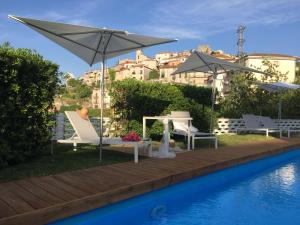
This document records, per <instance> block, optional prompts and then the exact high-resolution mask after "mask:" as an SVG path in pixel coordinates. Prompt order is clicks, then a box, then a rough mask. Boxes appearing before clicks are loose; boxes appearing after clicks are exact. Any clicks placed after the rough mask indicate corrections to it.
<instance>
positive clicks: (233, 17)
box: [141, 0, 300, 39]
mask: <svg viewBox="0 0 300 225" xmlns="http://www.w3.org/2000/svg"><path fill="white" fill-rule="evenodd" d="M299 8H300V1H299V0H227V1H226V0H201V1H200V0H185V1H180V0H176V1H174V0H167V1H162V2H160V3H158V4H157V5H156V6H155V8H154V9H153V10H152V18H151V19H150V20H149V21H148V22H147V24H146V25H143V26H141V28H142V29H143V30H145V31H147V30H148V31H149V30H151V31H153V32H155V33H156V35H163V36H170V37H177V38H184V39H205V38H206V37H208V36H211V35H213V34H216V33H221V32H223V31H226V30H232V29H235V28H236V27H237V26H238V25H239V24H244V25H249V26H252V25H280V24H285V23H291V22H296V21H300V14H299V13H298V9H299Z"/></svg>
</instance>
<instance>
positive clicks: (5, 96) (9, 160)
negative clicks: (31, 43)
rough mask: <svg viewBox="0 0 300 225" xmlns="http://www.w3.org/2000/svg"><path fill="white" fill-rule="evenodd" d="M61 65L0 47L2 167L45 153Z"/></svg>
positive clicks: (5, 46)
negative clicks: (51, 110) (59, 66)
mask: <svg viewBox="0 0 300 225" xmlns="http://www.w3.org/2000/svg"><path fill="white" fill-rule="evenodd" d="M57 83H58V65H56V64H53V63H52V62H50V61H47V60H44V59H43V57H42V56H41V55H39V54H37V53H36V52H34V51H31V50H29V49H13V48H12V47H10V46H9V45H8V44H4V45H2V46H1V45H0V93H1V96H0V97H1V98H0V111H1V115H0V124H1V125H0V167H2V166H5V165H8V164H14V163H19V162H22V161H25V160H26V159H29V158H31V157H33V156H36V155H38V154H39V153H41V152H42V151H43V150H45V148H46V146H47V144H48V141H49V138H50V129H51V120H50V112H49V110H50V109H51V108H52V103H53V98H54V95H55V91H56V87H57Z"/></svg>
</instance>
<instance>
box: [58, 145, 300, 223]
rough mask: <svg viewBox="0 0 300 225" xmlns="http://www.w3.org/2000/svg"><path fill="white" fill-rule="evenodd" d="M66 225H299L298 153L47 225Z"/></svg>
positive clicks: (220, 172) (240, 167)
mask: <svg viewBox="0 0 300 225" xmlns="http://www.w3.org/2000/svg"><path fill="white" fill-rule="evenodd" d="M67 224H72V225H77V224H81V225H87V224H89V225H94V224H101V225H108V224H109V225H196V224H197V225H202V224H203V225H204V224H205V225H252V224H255V225H277V224H278V225H295V224H300V149H298V150H293V151H290V152H288V153H283V154H281V155H278V156H273V157H268V158H265V159H261V160H256V161H253V162H249V163H246V164H243V165H239V166H235V167H232V168H229V169H225V170H222V171H219V172H216V173H212V174H209V175H206V176H201V177H197V178H194V179H191V180H188V181H185V182H182V183H179V184H176V185H172V186H170V187H167V188H163V189H160V190H158V191H153V192H150V193H147V194H144V195H141V196H138V197H134V198H131V199H129V200H125V201H122V202H119V203H115V204H112V205H109V206H106V207H102V208H99V209H96V210H92V211H90V212H87V213H83V214H80V215H77V216H73V217H70V218H67V219H64V220H61V221H58V222H55V223H52V225H67Z"/></svg>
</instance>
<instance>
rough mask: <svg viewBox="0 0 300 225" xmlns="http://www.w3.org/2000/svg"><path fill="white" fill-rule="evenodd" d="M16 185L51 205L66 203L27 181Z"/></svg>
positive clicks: (21, 181) (17, 182) (18, 182)
mask: <svg viewBox="0 0 300 225" xmlns="http://www.w3.org/2000/svg"><path fill="white" fill-rule="evenodd" d="M15 183H16V184H18V185H19V186H21V187H23V188H26V190H27V191H29V192H31V193H32V194H34V195H36V196H38V197H39V198H41V199H43V200H44V201H46V202H48V203H50V204H51V205H52V204H59V203H62V202H64V200H62V199H60V198H58V197H56V196H55V195H53V194H51V193H49V192H47V191H45V190H44V189H42V188H40V187H39V186H37V185H35V184H33V183H31V182H29V181H27V180H20V181H16V182H15Z"/></svg>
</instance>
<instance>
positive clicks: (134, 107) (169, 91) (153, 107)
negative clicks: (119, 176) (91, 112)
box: [110, 79, 210, 138]
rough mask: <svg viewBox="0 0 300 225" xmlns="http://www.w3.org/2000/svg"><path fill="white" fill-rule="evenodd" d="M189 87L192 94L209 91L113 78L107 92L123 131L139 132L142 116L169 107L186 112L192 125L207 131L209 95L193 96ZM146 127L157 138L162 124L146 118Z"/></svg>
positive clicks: (150, 114)
mask: <svg viewBox="0 0 300 225" xmlns="http://www.w3.org/2000/svg"><path fill="white" fill-rule="evenodd" d="M188 88H192V89H193V91H194V93H195V95H194V96H198V95H199V96H205V95H204V94H203V95H201V94H200V93H199V92H205V93H206V92H208V91H207V90H210V89H205V90H204V89H203V88H194V87H191V86H187V87H184V88H183V87H180V86H177V85H171V84H161V83H154V82H151V83H146V82H141V81H137V80H134V79H128V80H124V81H115V82H114V83H113V84H112V86H111V89H110V95H111V97H112V107H113V109H114V111H115V113H116V115H118V118H117V120H119V122H120V121H121V122H123V125H124V130H123V132H122V133H127V132H129V131H130V130H135V131H136V132H138V133H139V134H140V135H141V134H142V121H143V116H158V115H166V114H168V113H170V112H171V111H172V110H183V111H189V112H190V113H191V116H192V117H193V124H194V126H196V127H198V128H200V129H201V130H208V129H209V115H210V109H209V107H206V105H207V102H209V101H210V95H207V96H206V97H201V98H199V99H196V98H195V97H193V96H192V95H191V94H190V92H188V91H187V89H188ZM203 90H204V91H203ZM147 125H148V124H147ZM148 130H149V132H148V134H150V135H151V136H152V137H153V138H155V137H158V136H160V135H161V134H162V124H161V123H160V122H158V121H149V125H148ZM122 133H121V134H122Z"/></svg>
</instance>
